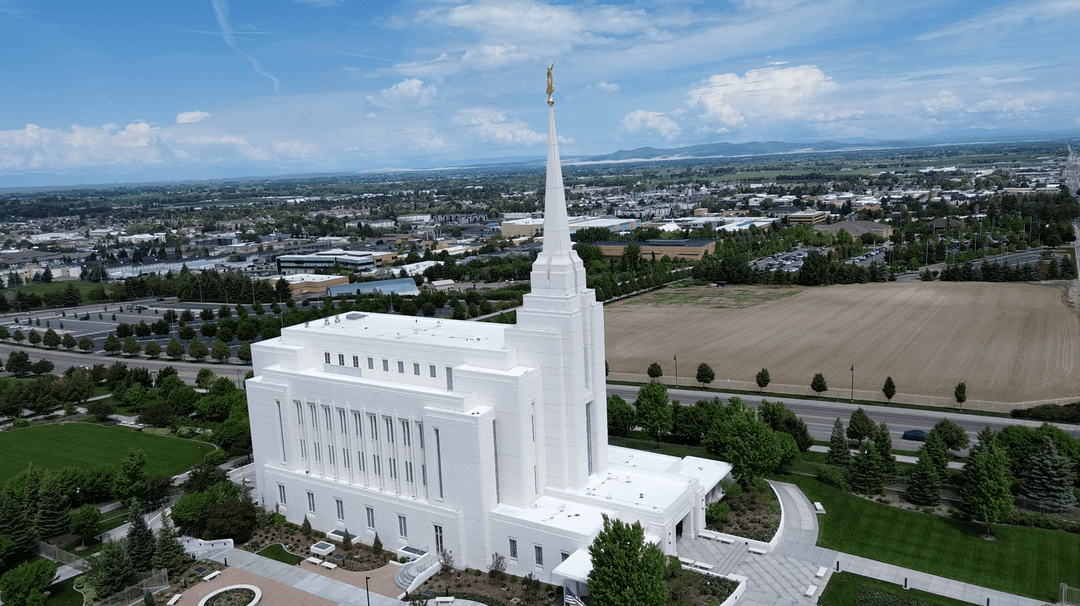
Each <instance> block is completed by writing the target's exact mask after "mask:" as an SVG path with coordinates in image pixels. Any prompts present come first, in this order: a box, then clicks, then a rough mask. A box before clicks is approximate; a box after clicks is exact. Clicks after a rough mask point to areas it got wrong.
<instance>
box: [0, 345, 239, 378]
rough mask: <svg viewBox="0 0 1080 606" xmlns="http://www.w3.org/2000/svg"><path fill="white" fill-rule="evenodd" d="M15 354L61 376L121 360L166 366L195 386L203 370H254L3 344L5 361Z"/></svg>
mask: <svg viewBox="0 0 1080 606" xmlns="http://www.w3.org/2000/svg"><path fill="white" fill-rule="evenodd" d="M12 351H25V352H27V353H29V354H30V360H31V361H32V362H36V361H38V360H40V359H42V358H45V359H47V360H50V361H52V363H53V364H55V365H56V371H55V372H58V373H59V372H63V371H64V370H66V369H67V368H68V367H69V366H81V365H87V366H90V365H93V364H106V365H110V366H111V365H112V364H113V363H114V362H118V361H119V362H124V363H125V364H127V365H128V367H129V368H136V367H142V368H145V369H147V370H150V371H157V370H161V369H162V368H164V367H166V366H172V367H173V368H175V369H176V370H177V372H178V373H179V375H180V378H181V379H182V380H183V381H184V382H186V383H194V382H195V376H196V375H197V374H199V371H200V370H201V369H203V368H209V369H210V370H212V371H214V372H215V373H217V375H218V376H220V377H226V378H228V379H236V378H237V371H239V377H240V378H241V379H243V377H244V375H245V374H247V372H248V371H249V370H251V367H250V366H239V365H233V364H212V363H193V362H176V361H174V360H170V359H169V358H158V359H156V360H151V359H150V358H146V357H139V358H128V357H127V356H105V355H103V354H102V353H101V352H96V353H93V354H81V353H75V352H70V351H65V350H61V349H58V350H50V349H46V348H44V347H19V346H17V345H11V344H10V343H0V356H2V357H3V359H4V360H5V361H6V360H7V357H8V355H9V354H10V353H11V352H12Z"/></svg>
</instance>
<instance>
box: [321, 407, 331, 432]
mask: <svg viewBox="0 0 1080 606" xmlns="http://www.w3.org/2000/svg"><path fill="white" fill-rule="evenodd" d="M322 409H323V417H325V418H326V431H334V424H333V422H332V419H331V417H330V407H329V406H323V407H322Z"/></svg>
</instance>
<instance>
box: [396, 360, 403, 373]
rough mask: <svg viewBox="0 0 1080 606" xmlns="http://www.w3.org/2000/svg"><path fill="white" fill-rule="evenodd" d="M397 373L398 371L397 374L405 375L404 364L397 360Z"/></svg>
mask: <svg viewBox="0 0 1080 606" xmlns="http://www.w3.org/2000/svg"><path fill="white" fill-rule="evenodd" d="M397 371H398V373H400V374H405V363H404V362H402V361H401V360H398V363H397Z"/></svg>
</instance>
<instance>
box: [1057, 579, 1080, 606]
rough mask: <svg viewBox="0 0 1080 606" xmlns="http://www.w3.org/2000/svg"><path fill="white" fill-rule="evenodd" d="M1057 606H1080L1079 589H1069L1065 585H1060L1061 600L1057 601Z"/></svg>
mask: <svg viewBox="0 0 1080 606" xmlns="http://www.w3.org/2000/svg"><path fill="white" fill-rule="evenodd" d="M1058 604H1065V605H1067V606H1080V589H1078V588H1076V587H1069V586H1068V585H1066V584H1065V583H1062V584H1061V599H1060V600H1058Z"/></svg>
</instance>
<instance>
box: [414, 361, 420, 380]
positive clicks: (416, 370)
mask: <svg viewBox="0 0 1080 606" xmlns="http://www.w3.org/2000/svg"><path fill="white" fill-rule="evenodd" d="M412 373H413V374H414V375H416V376H418V377H419V376H420V363H419V362H413V365H412Z"/></svg>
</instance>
